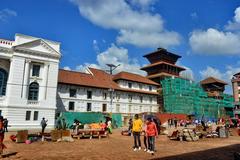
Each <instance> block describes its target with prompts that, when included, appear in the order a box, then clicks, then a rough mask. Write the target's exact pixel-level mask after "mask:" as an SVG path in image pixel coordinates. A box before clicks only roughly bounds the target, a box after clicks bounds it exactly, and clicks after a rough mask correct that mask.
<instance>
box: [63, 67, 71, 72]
mask: <svg viewBox="0 0 240 160" xmlns="http://www.w3.org/2000/svg"><path fill="white" fill-rule="evenodd" d="M63 69H64V70H68V71H70V70H71V68H70V67H69V66H65V67H63Z"/></svg>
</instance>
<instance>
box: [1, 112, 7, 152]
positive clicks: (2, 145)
mask: <svg viewBox="0 0 240 160" xmlns="http://www.w3.org/2000/svg"><path fill="white" fill-rule="evenodd" d="M3 140H4V126H3V117H2V116H0V155H1V154H2V153H3V149H5V148H6V146H5V145H4V144H3Z"/></svg>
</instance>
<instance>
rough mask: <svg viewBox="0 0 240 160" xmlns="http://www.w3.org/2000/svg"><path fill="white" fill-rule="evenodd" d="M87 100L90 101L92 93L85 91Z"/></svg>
mask: <svg viewBox="0 0 240 160" xmlns="http://www.w3.org/2000/svg"><path fill="white" fill-rule="evenodd" d="M87 99H92V91H87Z"/></svg>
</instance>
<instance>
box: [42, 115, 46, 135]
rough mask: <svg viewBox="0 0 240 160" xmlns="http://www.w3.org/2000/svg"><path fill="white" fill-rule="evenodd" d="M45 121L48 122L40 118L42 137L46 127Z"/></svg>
mask: <svg viewBox="0 0 240 160" xmlns="http://www.w3.org/2000/svg"><path fill="white" fill-rule="evenodd" d="M47 121H48V120H45V118H44V117H43V118H42V121H41V126H42V136H43V135H44V131H45V128H46V127H47Z"/></svg>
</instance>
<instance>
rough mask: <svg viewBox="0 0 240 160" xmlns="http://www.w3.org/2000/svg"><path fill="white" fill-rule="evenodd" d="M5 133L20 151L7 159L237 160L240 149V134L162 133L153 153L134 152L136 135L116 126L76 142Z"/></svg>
mask: <svg viewBox="0 0 240 160" xmlns="http://www.w3.org/2000/svg"><path fill="white" fill-rule="evenodd" d="M10 134H11V133H8V135H6V140H5V144H6V145H7V147H8V149H7V151H16V152H18V153H17V155H15V156H11V157H8V158H4V159H5V160H8V159H19V160H30V159H34V160H35V159H36V160H48V159H49V160H55V159H57V160H112V159H114V160H134V159H136V160H145V159H154V160H158V159H159V160H234V158H233V153H234V152H236V151H238V152H240V143H239V142H240V137H238V136H231V137H230V138H227V139H220V138H215V139H201V140H200V141H197V142H180V141H173V140H169V139H168V138H167V137H166V136H164V135H161V136H159V137H158V139H157V141H156V149H157V152H156V153H155V155H154V156H153V155H150V154H149V153H146V152H144V151H143V149H142V150H140V151H136V152H134V151H133V149H132V146H133V137H129V136H122V135H121V134H120V130H114V133H113V134H112V135H110V137H109V138H102V139H91V140H90V139H80V140H77V139H76V140H75V141H74V142H34V143H32V144H17V143H14V142H11V141H10V140H9V139H8V137H9V135H10Z"/></svg>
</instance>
